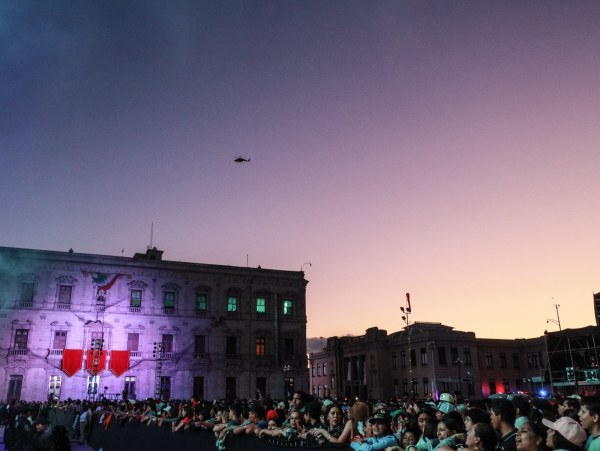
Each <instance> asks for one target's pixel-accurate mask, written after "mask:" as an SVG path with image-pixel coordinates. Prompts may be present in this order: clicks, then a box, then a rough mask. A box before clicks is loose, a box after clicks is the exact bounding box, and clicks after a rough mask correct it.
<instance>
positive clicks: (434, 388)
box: [427, 340, 438, 399]
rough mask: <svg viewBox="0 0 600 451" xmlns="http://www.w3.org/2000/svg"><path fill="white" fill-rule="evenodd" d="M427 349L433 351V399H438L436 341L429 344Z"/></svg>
mask: <svg viewBox="0 0 600 451" xmlns="http://www.w3.org/2000/svg"><path fill="white" fill-rule="evenodd" d="M427 347H428V348H429V349H430V350H431V368H432V371H433V379H432V381H431V397H432V398H433V399H438V396H437V384H436V380H435V341H433V340H432V341H429V342H427Z"/></svg>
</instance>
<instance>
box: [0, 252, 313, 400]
mask: <svg viewBox="0 0 600 451" xmlns="http://www.w3.org/2000/svg"><path fill="white" fill-rule="evenodd" d="M162 254H163V252H162V251H160V250H157V249H156V248H154V249H148V250H147V252H146V253H140V254H135V256H134V257H133V258H129V257H115V256H103V255H90V254H80V253H74V252H72V251H69V252H52V251H42V250H31V249H17V248H7V247H0V325H2V327H3V333H2V334H1V335H0V356H1V358H2V360H3V365H2V369H1V370H0V390H1V391H0V393H2V396H3V397H5V399H13V398H17V399H24V400H44V399H47V398H49V396H53V397H54V398H58V399H66V398H68V397H70V398H74V399H75V398H77V399H85V398H94V399H97V398H99V397H101V396H105V397H109V398H118V397H120V396H123V395H127V396H128V397H130V398H137V399H142V398H147V397H161V398H163V399H169V398H173V399H178V398H189V397H191V396H192V395H196V396H197V397H199V398H201V399H216V398H229V399H234V398H255V397H256V396H257V393H258V392H259V391H260V392H261V393H262V395H264V396H267V395H270V396H272V397H274V398H280V397H282V396H283V395H284V391H285V392H288V393H289V392H290V391H291V390H292V389H293V388H294V387H299V388H302V389H306V387H308V380H307V377H308V374H307V371H306V367H307V363H306V298H305V293H306V289H305V287H306V283H307V282H306V280H305V279H304V273H303V272H302V271H282V270H271V269H262V268H260V267H259V268H247V267H232V266H219V265H209V264H198V263H183V262H173V261H165V260H163V259H162ZM284 370H285V371H284Z"/></svg>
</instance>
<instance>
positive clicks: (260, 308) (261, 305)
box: [256, 297, 267, 313]
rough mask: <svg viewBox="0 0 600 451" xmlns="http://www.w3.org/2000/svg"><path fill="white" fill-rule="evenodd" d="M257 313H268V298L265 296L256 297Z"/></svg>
mask: <svg viewBox="0 0 600 451" xmlns="http://www.w3.org/2000/svg"><path fill="white" fill-rule="evenodd" d="M256 313H267V300H266V299H265V298H262V297H258V298H256Z"/></svg>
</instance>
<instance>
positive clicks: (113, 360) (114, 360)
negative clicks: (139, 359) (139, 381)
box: [108, 351, 129, 377]
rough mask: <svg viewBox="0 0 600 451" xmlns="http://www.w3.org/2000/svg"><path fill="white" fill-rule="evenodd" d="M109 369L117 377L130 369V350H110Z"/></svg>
mask: <svg viewBox="0 0 600 451" xmlns="http://www.w3.org/2000/svg"><path fill="white" fill-rule="evenodd" d="M108 369H109V370H111V371H112V372H113V374H114V375H115V376H117V377H119V376H121V375H122V374H123V373H124V372H125V371H127V370H128V369H129V351H110V362H109V364H108Z"/></svg>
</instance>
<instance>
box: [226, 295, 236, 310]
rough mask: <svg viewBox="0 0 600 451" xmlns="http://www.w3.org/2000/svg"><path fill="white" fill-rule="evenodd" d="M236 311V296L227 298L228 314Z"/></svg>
mask: <svg viewBox="0 0 600 451" xmlns="http://www.w3.org/2000/svg"><path fill="white" fill-rule="evenodd" d="M237 310H238V298H237V296H228V297H227V311H228V312H237Z"/></svg>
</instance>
